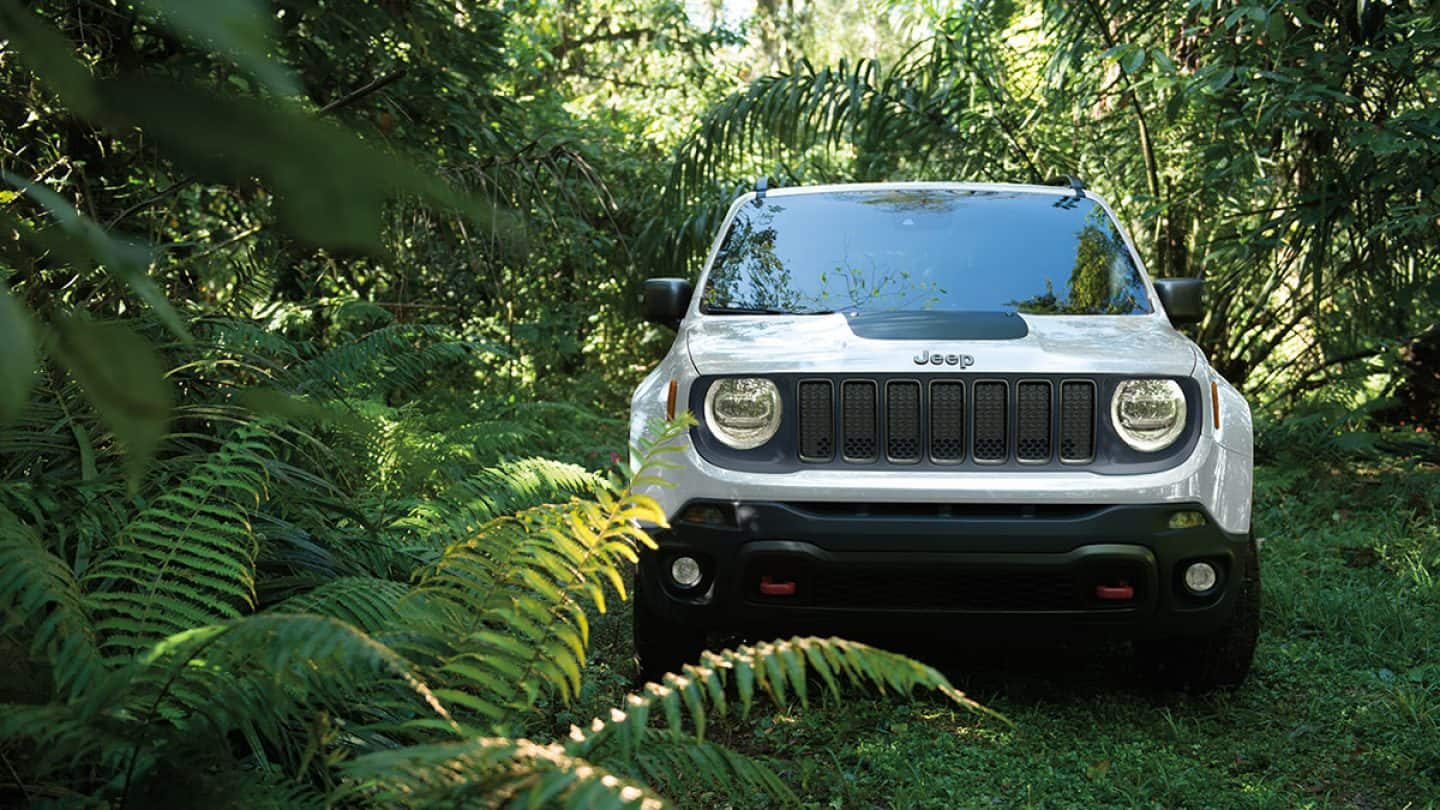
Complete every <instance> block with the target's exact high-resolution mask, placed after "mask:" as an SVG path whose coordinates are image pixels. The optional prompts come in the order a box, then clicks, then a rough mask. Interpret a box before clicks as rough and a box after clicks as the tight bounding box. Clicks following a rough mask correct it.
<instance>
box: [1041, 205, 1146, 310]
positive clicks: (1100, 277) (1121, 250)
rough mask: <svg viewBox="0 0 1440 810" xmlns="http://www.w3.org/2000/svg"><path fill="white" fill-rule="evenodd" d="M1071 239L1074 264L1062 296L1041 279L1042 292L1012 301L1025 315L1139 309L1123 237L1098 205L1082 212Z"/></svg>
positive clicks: (1135, 280) (1135, 281)
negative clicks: (1083, 213) (1078, 227)
mask: <svg viewBox="0 0 1440 810" xmlns="http://www.w3.org/2000/svg"><path fill="white" fill-rule="evenodd" d="M1085 220H1086V221H1085V225H1084V226H1083V227H1082V228H1081V229H1080V232H1079V234H1077V236H1076V242H1075V264H1074V266H1072V267H1071V268H1070V280H1069V283H1068V285H1067V287H1068V289H1067V292H1066V296H1065V298H1063V299H1061V298H1058V297H1056V295H1055V289H1054V284H1053V283H1052V282H1051V280H1050V279H1048V278H1047V279H1046V280H1045V292H1044V293H1042V294H1040V295H1036V296H1034V297H1033V298H1027V299H1025V300H1023V301H1017V302H1015V308H1016V310H1017V311H1019V312H1022V313H1025V314H1027V315H1125V314H1128V313H1132V312H1135V311H1137V310H1138V309H1141V308H1140V306H1139V305H1138V303H1137V300H1138V296H1140V295H1141V289H1142V288H1141V286H1140V284H1139V279H1138V277H1136V274H1135V273H1134V271H1133V270H1132V269H1131V267H1130V264H1129V262H1128V261H1127V260H1126V259H1127V256H1128V251H1127V248H1126V247H1125V240H1124V239H1123V238H1122V237H1121V236H1120V231H1119V230H1118V229H1116V228H1115V225H1114V223H1112V222H1111V221H1110V218H1109V217H1108V216H1106V214H1105V212H1104V211H1103V210H1102V209H1100V208H1099V207H1096V208H1092V209H1091V210H1090V213H1089V214H1087V215H1086V216H1085Z"/></svg>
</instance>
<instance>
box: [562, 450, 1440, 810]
mask: <svg viewBox="0 0 1440 810" xmlns="http://www.w3.org/2000/svg"><path fill="white" fill-rule="evenodd" d="M1257 479H1258V480H1257V483H1256V499H1257V500H1256V503H1257V508H1256V513H1255V528H1256V534H1257V537H1259V538H1260V540H1261V550H1260V554H1261V565H1262V580H1263V590H1264V607H1263V614H1262V631H1261V640H1260V648H1259V652H1258V654H1257V657H1256V660H1255V667H1254V669H1253V671H1252V672H1251V675H1250V679H1249V680H1248V681H1247V683H1246V684H1245V685H1244V687H1242V688H1241V689H1239V690H1238V691H1236V692H1234V693H1231V694H1225V695H1216V696H1210V697H1198V698H1197V697H1187V696H1183V695H1178V694H1172V693H1161V692H1156V691H1154V690H1153V689H1149V688H1147V687H1146V686H1145V685H1144V684H1142V683H1141V682H1140V681H1139V680H1138V678H1137V676H1136V675H1135V674H1134V673H1133V671H1132V670H1131V667H1130V666H1129V662H1128V658H1127V656H1125V655H1124V654H1123V653H1124V651H1123V650H1112V651H1103V650H1102V651H1094V650H1091V651H1061V652H1058V653H1057V652H1056V651H1050V650H1046V651H1040V652H1033V651H1032V652H1028V653H1027V652H1016V651H995V650H985V651H981V652H979V653H973V652H972V651H964V652H957V651H955V650H953V649H952V650H949V651H944V652H942V653H940V654H937V655H935V656H934V660H933V661H931V663H934V664H936V665H937V666H938V667H940V668H941V669H942V671H944V672H945V673H946V674H947V675H948V676H949V677H950V678H951V679H952V680H953V681H954V682H955V683H956V685H958V686H960V687H961V688H962V689H964V690H965V691H966V692H967V693H968V694H969V695H970V696H971V697H973V698H975V699H976V700H979V701H980V702H981V703H983V704H984V705H985V706H988V707H990V708H991V709H994V710H996V711H998V712H1000V713H1001V714H1003V715H1004V716H1005V717H1006V718H1008V719H1009V720H1010V721H1011V723H1013V725H1006V724H1005V723H1002V722H1000V721H998V720H995V719H993V718H986V717H983V716H980V715H977V714H974V713H971V712H968V711H966V710H963V709H957V708H956V707H953V706H952V705H948V704H946V703H944V702H943V701H941V700H939V699H936V698H933V697H920V698H918V699H916V700H913V701H907V700H903V699H898V698H894V697H891V698H886V697H870V696H866V695H863V694H859V693H850V694H846V695H845V697H844V700H843V702H839V703H837V702H836V701H835V700H833V699H827V700H825V701H815V702H813V703H812V704H811V705H810V706H809V707H808V708H802V707H800V706H784V707H778V708H776V707H773V706H772V707H768V708H757V710H756V711H755V712H754V713H753V714H752V715H751V717H750V718H749V719H748V720H745V721H741V720H738V719H736V720H727V721H725V722H722V723H720V724H718V727H717V728H715V729H714V730H712V731H710V732H708V736H710V737H711V738H712V739H716V740H718V741H720V742H724V743H726V744H728V745H731V746H733V747H735V748H737V749H739V750H742V751H744V752H746V753H747V754H750V755H752V756H757V757H760V758H763V759H765V760H766V761H768V762H769V763H770V764H771V765H772V767H774V768H775V769H776V771H777V772H778V773H779V774H780V776H781V777H782V779H784V780H785V782H786V783H787V784H788V785H790V786H791V787H792V788H793V789H794V790H795V791H796V793H797V794H798V795H799V796H800V797H801V799H802V800H803V801H804V803H805V805H806V806H810V807H944V808H955V807H973V808H979V807H1013V806H1025V807H1032V806H1033V807H1079V806H1105V807H1166V808H1171V807H1273V806H1285V807H1331V806H1335V807H1361V808H1370V807H1374V808H1381V807H1383V808H1402V807H1407V806H1408V807H1432V806H1435V805H1436V804H1437V803H1440V528H1437V520H1440V470H1436V469H1434V468H1428V469H1426V468H1419V469H1417V468H1414V467H1411V468H1406V469H1398V468H1388V469H1374V468H1354V467H1349V468H1345V469H1323V468H1322V469H1285V468H1278V467H1267V468H1261V469H1260V470H1259V471H1258V475H1257ZM594 641H595V652H596V658H595V660H594V661H593V663H592V664H591V667H590V671H589V672H588V673H587V686H586V690H585V693H584V694H583V695H582V698H581V700H580V701H579V702H578V703H577V704H576V705H572V706H571V707H569V708H568V709H566V710H565V711H563V712H562V713H561V715H560V716H559V717H558V718H557V719H558V720H559V721H560V725H559V728H560V729H565V728H568V727H569V724H570V723H571V722H575V723H585V722H587V721H588V718H589V717H592V716H594V715H596V714H600V713H603V712H607V711H608V707H610V706H614V705H617V704H619V703H620V698H621V696H623V694H624V693H625V692H627V691H630V690H632V689H634V688H635V683H634V680H633V679H634V673H635V670H634V668H633V662H632V661H631V658H630V656H631V648H630V639H629V616H628V613H626V612H624V611H620V612H616V613H612V614H611V615H608V616H605V617H603V618H602V619H601V620H600V622H599V623H598V625H597V627H596V634H595V636H594ZM972 655H973V657H972ZM975 659H979V660H982V661H984V663H983V664H978V665H977V664H975V663H973V661H974V660H975ZM665 792H666V793H667V794H668V795H670V796H672V797H674V798H676V799H677V800H678V801H680V802H681V803H682V804H685V805H689V806H697V807H702V806H703V807H724V806H733V807H747V806H758V805H756V804H755V803H753V802H748V801H746V800H745V799H743V798H741V797H735V796H721V795H716V794H714V793H709V792H706V791H705V790H704V789H703V788H697V787H694V786H687V785H682V784H676V785H670V786H668V789H667V790H666V791H665Z"/></svg>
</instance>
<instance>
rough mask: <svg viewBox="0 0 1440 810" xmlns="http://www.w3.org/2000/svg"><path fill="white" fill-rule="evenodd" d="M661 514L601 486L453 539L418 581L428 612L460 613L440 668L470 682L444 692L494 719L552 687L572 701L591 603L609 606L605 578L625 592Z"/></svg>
mask: <svg viewBox="0 0 1440 810" xmlns="http://www.w3.org/2000/svg"><path fill="white" fill-rule="evenodd" d="M647 458H650V457H649V456H647ZM642 478H643V476H641V477H637V479H636V480H641V479H642ZM664 522H665V516H664V514H663V513H662V512H661V511H660V509H659V507H658V505H657V504H656V503H655V501H654V500H653V499H651V498H650V497H648V496H646V495H642V494H639V493H637V492H633V491H629V490H626V491H623V492H618V493H617V492H615V491H614V490H612V489H611V488H610V487H599V488H597V489H596V491H595V500H593V501H580V500H576V501H573V502H571V503H570V504H568V505H565V506H563V507H541V508H535V509H530V510H526V511H524V512H521V513H519V514H518V515H516V516H515V517H513V518H502V519H499V520H495V521H492V522H490V523H489V524H486V525H485V526H484V527H483V528H482V529H481V531H480V532H479V533H478V534H477V535H476V536H475V537H474V538H471V539H470V540H467V541H466V542H463V543H460V544H456V545H454V546H452V547H451V548H449V549H448V550H447V551H446V552H445V554H444V555H443V556H442V557H441V559H440V560H439V561H438V562H437V563H436V564H435V565H434V566H433V567H432V568H431V569H430V570H429V571H428V572H426V573H425V574H424V575H422V578H421V581H420V586H419V588H418V590H417V595H418V597H419V598H420V599H422V600H423V602H422V603H421V604H424V605H425V606H426V607H427V609H428V612H431V613H434V614H435V615H438V616H446V617H459V620H458V623H455V624H451V625H447V626H445V629H444V631H443V632H444V633H448V634H449V635H450V637H452V638H454V642H453V647H452V651H451V652H450V653H449V654H448V655H445V656H442V657H443V659H444V660H443V663H442V664H441V665H440V671H442V672H444V673H445V674H446V675H447V676H449V677H450V678H453V679H455V680H456V681H457V682H458V683H460V684H463V689H454V690H450V691H446V692H445V693H444V694H445V695H447V696H448V697H449V699H451V700H452V701H453V702H455V703H457V704H459V705H464V706H466V707H467V708H470V709H471V710H473V711H475V712H478V713H480V714H482V715H484V716H487V717H489V718H491V719H496V720H498V719H501V718H503V717H505V716H506V715H507V714H508V713H510V712H514V711H524V710H528V709H529V708H531V707H533V706H534V705H535V702H536V701H537V700H538V699H539V697H540V695H541V694H542V691H543V690H545V689H547V688H553V689H556V690H558V691H559V693H560V698H561V699H562V700H566V701H568V700H569V699H570V697H571V696H573V695H574V694H576V693H577V692H578V691H579V689H580V677H581V676H580V673H581V670H582V669H583V668H584V665H585V651H586V648H587V647H588V645H589V635H590V627H589V621H588V619H587V618H586V615H585V607H584V602H585V601H588V602H589V603H590V604H591V605H593V607H594V608H595V609H596V610H598V611H600V612H602V613H603V612H604V611H605V609H606V596H605V592H606V588H607V587H608V588H610V589H612V590H613V591H614V592H615V593H617V594H619V595H620V597H621V598H624V596H625V583H624V578H623V576H622V571H624V570H626V569H628V568H629V567H630V566H631V565H633V564H634V563H635V562H636V560H637V559H638V549H639V548H641V547H650V548H653V547H654V541H653V540H652V539H651V538H650V536H649V535H648V534H647V533H646V532H645V530H644V529H643V528H641V527H642V525H645V524H649V525H664ZM470 617H473V618H470ZM435 635H440V633H439V632H437V633H435Z"/></svg>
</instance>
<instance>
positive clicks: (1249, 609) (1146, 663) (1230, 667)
mask: <svg viewBox="0 0 1440 810" xmlns="http://www.w3.org/2000/svg"><path fill="white" fill-rule="evenodd" d="M1249 552H1250V553H1249V554H1247V555H1246V558H1245V561H1244V565H1243V570H1242V572H1241V579H1240V593H1239V600H1238V604H1236V605H1235V612H1234V613H1233V614H1232V615H1231V616H1230V619H1229V620H1228V621H1227V622H1226V623H1225V626H1224V627H1222V628H1220V630H1219V631H1217V632H1215V633H1213V634H1211V635H1209V636H1203V637H1200V638H1178V639H1164V640H1162V641H1150V642H1143V643H1140V644H1137V645H1136V649H1135V652H1136V656H1137V658H1138V659H1139V663H1140V665H1141V668H1142V669H1143V670H1144V671H1145V673H1146V674H1147V675H1148V676H1149V678H1150V680H1151V681H1152V682H1153V683H1155V684H1156V685H1157V686H1161V687H1165V688H1170V689H1181V690H1184V691H1187V692H1190V693H1192V694H1204V693H1207V692H1213V691H1216V690H1217V689H1219V690H1230V689H1234V688H1236V687H1238V686H1240V684H1242V683H1244V681H1245V677H1246V676H1247V675H1249V674H1250V663H1251V661H1252V660H1253V659H1254V658H1255V645H1256V642H1257V641H1258V639H1259V636H1260V556H1259V554H1258V553H1257V549H1256V547H1255V535H1254V534H1253V533H1252V534H1251V535H1250V548H1249Z"/></svg>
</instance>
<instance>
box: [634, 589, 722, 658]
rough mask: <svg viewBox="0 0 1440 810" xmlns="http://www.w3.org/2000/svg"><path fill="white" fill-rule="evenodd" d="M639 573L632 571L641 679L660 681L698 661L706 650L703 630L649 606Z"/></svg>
mask: <svg viewBox="0 0 1440 810" xmlns="http://www.w3.org/2000/svg"><path fill="white" fill-rule="evenodd" d="M641 579H642V577H641V575H640V572H639V571H636V572H635V604H634V611H633V616H634V624H633V627H632V633H633V636H634V639H635V658H636V660H637V661H638V662H639V664H640V679H641V680H643V681H659V680H660V679H661V678H663V677H665V675H666V674H667V673H670V672H679V671H680V669H681V668H682V667H683V666H684V665H686V664H694V663H698V662H699V660H700V653H702V652H704V650H705V633H704V631H701V630H697V629H695V628H693V627H687V626H686V625H683V624H677V623H675V622H672V621H670V620H668V619H666V618H665V617H664V616H661V615H660V614H659V613H656V612H655V611H653V610H651V609H650V607H649V605H648V604H647V603H646V601H645V596H644V594H643V593H642V592H641V588H642V586H641V584H640V582H641Z"/></svg>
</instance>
